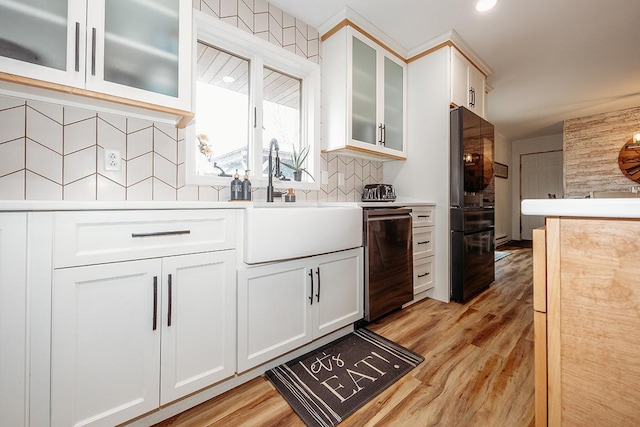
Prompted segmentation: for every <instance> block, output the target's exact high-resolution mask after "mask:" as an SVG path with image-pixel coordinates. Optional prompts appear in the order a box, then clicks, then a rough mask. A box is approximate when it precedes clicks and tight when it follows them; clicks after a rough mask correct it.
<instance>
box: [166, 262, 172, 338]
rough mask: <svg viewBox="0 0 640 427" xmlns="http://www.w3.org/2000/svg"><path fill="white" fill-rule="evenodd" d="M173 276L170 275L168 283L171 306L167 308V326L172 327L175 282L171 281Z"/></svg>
mask: <svg viewBox="0 0 640 427" xmlns="http://www.w3.org/2000/svg"><path fill="white" fill-rule="evenodd" d="M171 279H172V278H171V274H169V277H168V281H169V283H168V284H169V306H168V308H167V311H168V313H167V326H171V312H172V311H173V309H172V306H173V280H171Z"/></svg>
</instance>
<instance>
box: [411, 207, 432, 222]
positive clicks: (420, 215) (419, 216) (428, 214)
mask: <svg viewBox="0 0 640 427" xmlns="http://www.w3.org/2000/svg"><path fill="white" fill-rule="evenodd" d="M410 207H411V217H412V218H413V226H414V227H425V226H430V225H433V224H434V220H435V206H410Z"/></svg>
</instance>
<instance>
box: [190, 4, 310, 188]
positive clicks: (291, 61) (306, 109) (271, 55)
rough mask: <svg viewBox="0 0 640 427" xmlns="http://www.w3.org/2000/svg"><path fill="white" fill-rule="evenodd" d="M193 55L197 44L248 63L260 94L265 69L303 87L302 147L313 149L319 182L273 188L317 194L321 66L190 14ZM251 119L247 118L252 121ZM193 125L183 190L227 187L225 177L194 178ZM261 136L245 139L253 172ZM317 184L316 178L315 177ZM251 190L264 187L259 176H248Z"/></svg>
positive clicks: (258, 130)
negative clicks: (296, 80) (293, 79)
mask: <svg viewBox="0 0 640 427" xmlns="http://www.w3.org/2000/svg"><path fill="white" fill-rule="evenodd" d="M193 15H194V16H193V18H194V33H195V35H196V36H195V37H194V38H193V39H194V42H193V43H194V45H193V46H194V48H193V49H194V52H196V50H197V43H198V40H202V41H205V42H206V43H209V44H212V45H214V46H216V47H219V48H221V49H224V50H226V51H228V52H230V53H232V54H235V55H238V56H241V57H243V58H247V59H249V60H250V63H251V65H250V67H251V72H250V75H251V83H250V84H251V85H252V87H253V88H261V86H260V85H259V84H258V82H259V81H261V78H260V76H261V73H262V67H263V66H267V67H269V68H273V69H275V70H279V71H282V72H283V73H286V74H288V75H291V76H294V77H296V78H300V79H302V81H303V84H302V104H303V105H302V111H301V117H302V120H301V122H302V123H301V137H302V138H303V142H302V145H311V146H312V147H313V154H312V155H311V156H310V158H309V160H311V161H310V165H311V167H310V169H311V172H312V173H313V174H314V175H318V178H316V179H315V181H313V182H295V181H282V182H279V181H277V180H274V185H275V186H276V187H278V188H281V187H287V188H288V187H291V188H294V189H299V190H318V189H319V188H320V183H319V171H320V65H319V64H316V63H315V62H313V61H310V60H308V59H305V58H302V57H300V56H298V55H296V54H294V53H292V52H289V51H287V50H285V49H283V48H281V47H278V46H276V45H274V44H272V43H269V42H268V41H266V40H263V39H261V38H259V37H256V36H254V35H253V34H250V33H247V32H245V31H243V30H240V29H238V28H236V27H233V26H232V25H230V24H227V23H225V22H223V21H220V20H219V19H216V18H214V17H212V16H210V15H207V14H205V13H203V12H200V11H197V10H194V11H193ZM196 56H197V55H195V54H194V65H193V70H194V74H193V83H194V84H193V87H194V94H193V105H194V106H195V99H196V98H195V97H196V96H197V94H196V93H195V86H196V85H195V79H196V76H195V72H196V70H197V65H196V61H197V58H196ZM260 92H261V90H258V91H257V92H256V93H253V94H252V95H253V96H252V97H251V100H250V108H251V111H253V108H255V107H256V106H257V105H255V103H256V100H257V99H262V94H261V93H260ZM252 116H253V114H250V117H252ZM196 121H197V112H196V119H195V120H193V121H192V123H191V124H190V125H189V126H187V128H186V136H185V138H186V140H185V145H186V147H187V148H186V158H185V160H186V161H185V163H186V167H185V171H186V179H185V182H186V183H187V184H198V185H224V186H227V185H229V183H230V179H229V178H226V177H224V178H223V177H218V176H203V175H197V174H196V173H195V165H194V161H193V159H194V158H195V157H194V156H195V146H194V144H190V143H189V141H193V140H194V139H195V123H196ZM257 122H258V123H261V122H262V111H261V108H257ZM261 141H262V130H261V126H257V127H256V129H255V131H254V132H250V137H249V145H250V146H249V155H248V156H249V159H248V161H249V163H250V164H251V165H252V166H253V167H252V166H250V168H251V169H252V170H253V169H255V165H258V164H259V163H260V162H261V152H262V150H261V149H258V145H260V147H261ZM314 178H315V176H314ZM251 182H252V186H253V187H254V188H264V187H266V185H267V179H266V178H263V177H261V176H255V175H253V176H251Z"/></svg>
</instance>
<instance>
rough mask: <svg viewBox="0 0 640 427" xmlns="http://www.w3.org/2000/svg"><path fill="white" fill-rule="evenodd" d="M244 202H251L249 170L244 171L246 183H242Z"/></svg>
mask: <svg viewBox="0 0 640 427" xmlns="http://www.w3.org/2000/svg"><path fill="white" fill-rule="evenodd" d="M242 200H251V181H249V169H247V170H245V171H244V181H242Z"/></svg>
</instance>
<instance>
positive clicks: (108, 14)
mask: <svg viewBox="0 0 640 427" xmlns="http://www.w3.org/2000/svg"><path fill="white" fill-rule="evenodd" d="M0 16H2V17H3V19H2V26H0V27H1V28H0V39H2V43H0V72H2V73H7V74H10V75H16V76H19V77H25V78H27V79H36V80H39V81H44V82H49V83H53V84H59V85H64V86H71V87H74V88H79V89H82V90H86V91H87V92H83V93H80V94H82V95H86V96H93V97H95V98H99V99H103V97H101V96H100V94H106V95H113V96H116V97H120V98H126V99H129V100H134V101H139V102H143V103H149V104H154V105H160V106H163V107H167V108H174V109H181V110H190V109H191V51H192V40H191V39H192V31H191V27H192V23H191V16H192V2H191V1H190V0H159V1H149V0H108V1H107V0H91V1H89V0H53V1H48V2H43V1H35V0H29V1H18V0H5V1H2V2H0ZM11 80H15V79H11ZM22 82H23V83H26V84H33V85H34V86H37V87H41V88H42V87H44V88H47V86H46V85H42V84H41V83H38V82H29V81H22ZM51 88H53V89H56V90H60V89H63V88H60V87H57V86H51ZM94 92H98V93H99V94H93V93H94ZM73 93H79V92H77V91H75V92H73Z"/></svg>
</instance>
